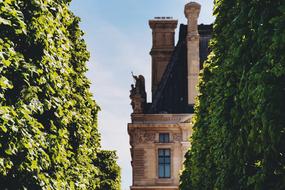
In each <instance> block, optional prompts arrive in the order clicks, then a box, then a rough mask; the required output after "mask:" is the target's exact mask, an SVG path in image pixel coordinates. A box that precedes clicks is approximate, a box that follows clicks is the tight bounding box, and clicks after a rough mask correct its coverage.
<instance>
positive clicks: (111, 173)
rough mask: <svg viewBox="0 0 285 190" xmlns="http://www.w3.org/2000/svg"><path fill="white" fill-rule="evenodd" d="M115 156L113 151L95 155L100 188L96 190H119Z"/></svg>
mask: <svg viewBox="0 0 285 190" xmlns="http://www.w3.org/2000/svg"><path fill="white" fill-rule="evenodd" d="M116 160H117V156H116V153H115V152H113V151H106V150H105V151H100V152H98V153H97V160H96V164H95V165H96V166H97V167H98V168H99V170H100V173H99V179H100V187H99V188H98V190H120V189H121V187H120V184H121V176H120V167H119V166H118V165H117V163H116Z"/></svg>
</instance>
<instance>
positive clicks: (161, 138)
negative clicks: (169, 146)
mask: <svg viewBox="0 0 285 190" xmlns="http://www.w3.org/2000/svg"><path fill="white" fill-rule="evenodd" d="M158 142H159V143H170V134H169V133H159V134H158Z"/></svg>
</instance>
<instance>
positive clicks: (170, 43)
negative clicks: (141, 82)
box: [149, 17, 177, 94]
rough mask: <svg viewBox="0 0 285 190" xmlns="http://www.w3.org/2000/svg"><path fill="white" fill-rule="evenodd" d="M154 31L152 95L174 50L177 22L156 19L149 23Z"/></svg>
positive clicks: (168, 18) (169, 18)
mask: <svg viewBox="0 0 285 190" xmlns="http://www.w3.org/2000/svg"><path fill="white" fill-rule="evenodd" d="M149 26H150V28H151V29H152V49H151V52H150V55H151V57H152V93H153V94H154V93H155V91H156V89H157V87H158V85H159V82H160V80H161V77H162V75H163V73H164V71H165V68H166V66H167V64H168V63H169V61H170V57H171V54H172V52H173V50H174V45H175V44H174V43H175V29H176V27H177V20H173V18H172V17H155V18H154V19H152V20H150V21H149Z"/></svg>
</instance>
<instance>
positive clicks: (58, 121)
mask: <svg viewBox="0 0 285 190" xmlns="http://www.w3.org/2000/svg"><path fill="white" fill-rule="evenodd" d="M70 1H71V0H0V184H1V185H0V186H1V189H5V188H6V189H9V190H10V189H11V190H17V189H33V190H36V189H54V190H59V189H86V190H90V189H99V188H100V187H101V186H102V184H101V177H100V176H101V175H102V173H103V172H104V171H103V170H101V169H102V168H101V166H100V164H106V165H108V163H105V162H110V163H111V166H112V167H114V165H116V163H115V159H116V157H115V155H114V153H108V154H110V155H109V156H106V157H100V159H99V158H98V157H97V152H98V151H99V148H100V137H99V134H98V131H97V112H98V110H99V108H98V106H97V105H96V102H95V101H94V100H93V99H92V94H91V93H90V88H89V85H90V82H89V81H88V80H87V78H86V76H85V73H86V71H87V67H86V62H87V60H88V59H89V53H88V52H87V50H86V44H85V42H84V40H83V39H82V34H83V32H82V31H81V30H80V29H79V26H78V22H79V20H80V19H79V18H78V17H76V16H74V15H73V14H72V12H71V11H70V10H69V4H70ZM83 3H84V2H83ZM101 154H102V153H101V152H100V153H99V155H101ZM105 159H107V160H105ZM101 162H102V163H101ZM117 167H118V166H117V165H116V168H117ZM116 172H119V170H118V169H116ZM106 175H108V174H106ZM108 177H109V176H106V178H108ZM110 180H115V181H116V182H114V184H117V183H119V181H120V179H119V173H118V174H117V173H116V176H115V177H114V176H111V178H110ZM104 183H105V182H104ZM112 183H113V182H112ZM116 187H118V185H117V186H116Z"/></svg>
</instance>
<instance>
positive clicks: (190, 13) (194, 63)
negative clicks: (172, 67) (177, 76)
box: [184, 2, 201, 104]
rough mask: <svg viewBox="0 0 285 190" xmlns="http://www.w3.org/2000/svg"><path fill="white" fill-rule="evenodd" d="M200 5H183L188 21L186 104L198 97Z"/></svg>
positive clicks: (193, 3)
mask: <svg viewBox="0 0 285 190" xmlns="http://www.w3.org/2000/svg"><path fill="white" fill-rule="evenodd" d="M200 9H201V5H200V4H198V3H196V2H190V3H188V4H186V5H185V10H184V13H185V16H186V18H187V20H188V34H187V52H188V53H187V59H188V61H187V62H188V63H187V69H188V76H187V78H188V104H194V103H195V97H196V96H197V95H198V92H197V85H198V80H199V71H200V57H199V33H198V17H199V14H200Z"/></svg>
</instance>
